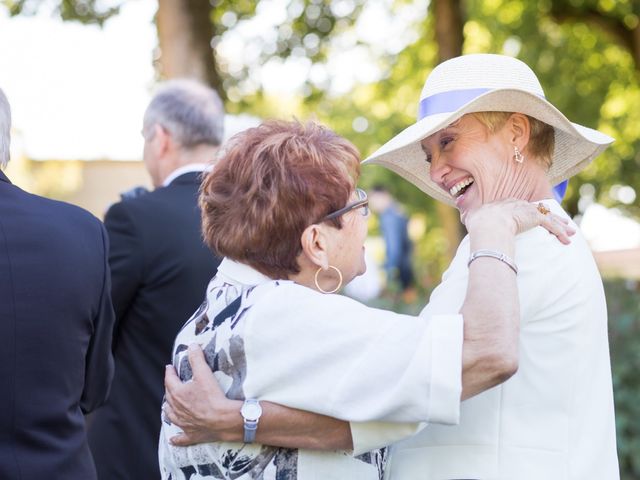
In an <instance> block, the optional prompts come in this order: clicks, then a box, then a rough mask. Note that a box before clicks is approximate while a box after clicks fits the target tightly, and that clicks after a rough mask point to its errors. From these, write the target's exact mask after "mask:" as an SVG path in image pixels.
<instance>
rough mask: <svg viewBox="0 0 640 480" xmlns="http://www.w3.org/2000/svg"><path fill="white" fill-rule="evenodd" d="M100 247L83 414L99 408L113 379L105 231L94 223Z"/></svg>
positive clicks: (83, 397)
mask: <svg viewBox="0 0 640 480" xmlns="http://www.w3.org/2000/svg"><path fill="white" fill-rule="evenodd" d="M96 222H97V223H98V226H99V231H100V236H101V242H100V243H99V245H100V247H102V250H101V252H100V253H101V255H102V288H101V292H100V296H99V300H98V304H97V307H96V311H95V314H94V318H93V334H92V335H91V340H90V341H89V347H88V349H87V356H86V360H85V362H86V363H85V378H84V390H83V391H82V397H81V399H80V408H81V409H82V411H83V412H84V413H89V412H91V411H92V410H94V409H96V408H97V407H99V406H100V405H101V404H102V403H104V401H105V400H106V399H107V396H108V395H109V389H110V387H111V380H112V379H113V371H114V365H113V354H112V352H111V341H112V336H113V327H114V323H115V314H114V312H113V307H112V305H111V282H110V275H109V264H108V263H107V252H108V251H109V241H108V238H107V233H106V231H105V229H104V227H103V226H102V224H101V223H100V222H98V221H97V220H96Z"/></svg>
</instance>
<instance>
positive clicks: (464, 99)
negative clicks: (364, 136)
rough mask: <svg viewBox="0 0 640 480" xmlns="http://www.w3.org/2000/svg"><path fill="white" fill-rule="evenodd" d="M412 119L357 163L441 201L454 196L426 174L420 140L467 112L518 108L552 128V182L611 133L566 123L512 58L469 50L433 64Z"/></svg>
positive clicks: (584, 161)
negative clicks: (381, 168) (388, 172)
mask: <svg viewBox="0 0 640 480" xmlns="http://www.w3.org/2000/svg"><path fill="white" fill-rule="evenodd" d="M418 112H419V113H418V121H417V122H416V123H414V124H413V125H411V126H410V127H408V128H406V129H405V130H403V131H402V132H400V133H399V134H398V135H396V136H395V137H393V138H392V139H391V140H389V141H388V142H387V143H385V144H384V145H383V146H382V147H380V148H379V149H378V150H377V151H376V152H374V153H373V155H371V156H370V157H369V158H367V159H366V160H365V161H364V162H363V163H366V164H377V165H382V166H385V167H387V168H388V169H390V170H392V171H394V172H396V173H397V174H399V175H401V176H402V177H404V178H405V179H407V180H408V181H410V182H411V183H413V184H414V185H416V186H417V187H419V188H420V189H421V190H423V191H424V192H426V193H427V194H429V195H431V196H432V197H434V198H436V199H437V200H441V201H443V202H446V203H450V204H453V203H454V200H453V197H451V196H450V195H449V194H448V193H447V192H445V191H444V190H443V189H442V188H440V187H439V186H438V185H437V184H436V183H434V182H433V181H432V180H431V178H430V177H429V164H428V163H427V162H426V161H425V154H424V152H423V151H422V148H421V147H420V141H421V140H423V139H424V138H426V137H428V136H430V135H432V134H433V133H435V132H437V131H438V130H441V129H443V128H445V127H447V126H448V125H450V124H451V123H452V122H454V121H455V120H457V119H459V118H460V117H462V116H463V115H465V114H467V113H471V112H519V113H524V114H526V115H529V116H531V117H534V118H537V119H538V120H541V121H543V122H545V123H547V124H549V125H551V126H552V127H554V129H555V149H554V152H553V158H552V163H551V168H550V169H549V171H548V172H547V176H548V178H549V181H550V182H551V184H552V185H555V184H557V183H560V182H561V181H563V180H565V179H567V178H569V177H571V176H572V175H575V174H576V173H578V172H579V171H580V170H582V169H583V168H585V167H586V166H587V165H588V164H589V163H590V162H591V161H592V160H593V159H594V158H595V157H597V156H598V155H599V154H600V153H602V151H603V150H604V149H605V148H607V146H608V145H609V144H611V142H613V138H611V137H609V136H608V135H605V134H604V133H601V132H599V131H597V130H593V129H591V128H587V127H583V126H582V125H578V124H575V123H572V122H570V121H569V120H568V119H567V117H565V116H564V115H563V114H562V113H561V112H560V111H559V110H558V109H557V108H556V107H554V106H553V105H551V103H549V102H548V101H547V100H546V99H545V97H544V91H543V90H542V86H541V85H540V82H539V81H538V78H537V77H536V74H535V73H533V71H532V70H531V69H530V68H529V67H528V66H527V65H526V64H525V63H523V62H521V61H520V60H518V59H515V58H512V57H507V56H504V55H490V54H473V55H463V56H461V57H456V58H453V59H451V60H447V61H446V62H443V63H441V64H440V65H438V66H437V67H436V68H434V69H433V71H432V72H431V74H430V75H429V77H428V78H427V81H426V82H425V84H424V88H423V89H422V94H421V95H420V104H419V107H418Z"/></svg>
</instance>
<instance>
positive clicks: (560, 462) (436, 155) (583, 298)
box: [364, 54, 619, 480]
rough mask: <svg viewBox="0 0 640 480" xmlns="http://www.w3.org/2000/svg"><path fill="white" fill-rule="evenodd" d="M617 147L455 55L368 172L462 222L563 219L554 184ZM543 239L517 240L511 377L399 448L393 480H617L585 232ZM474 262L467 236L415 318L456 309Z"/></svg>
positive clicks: (599, 295)
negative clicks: (535, 208) (384, 174)
mask: <svg viewBox="0 0 640 480" xmlns="http://www.w3.org/2000/svg"><path fill="white" fill-rule="evenodd" d="M612 141H613V139H611V138H610V137H608V136H606V135H604V134H602V133H600V132H598V131H596V130H592V129H590V128H586V127H583V126H580V125H577V124H575V123H571V122H570V121H569V120H568V119H567V118H566V117H565V116H564V115H563V114H562V113H561V112H560V111H558V110H557V109H556V108H555V107H554V106H553V105H552V104H551V103H549V102H548V101H547V100H546V99H545V97H544V92H543V90H542V87H541V86H540V83H539V82H538V79H537V78H536V76H535V74H534V73H533V71H532V70H531V69H530V68H529V67H528V66H527V65H525V64H524V63H522V62H521V61H519V60H516V59H514V58H510V57H506V56H502V55H481V54H478V55H464V56H461V57H457V58H454V59H451V60H449V61H447V62H444V63H442V64H441V65H439V66H437V67H436V68H435V69H434V70H433V72H432V73H431V74H430V75H429V77H428V79H427V81H426V83H425V86H424V89H423V92H422V95H421V100H420V104H419V120H418V121H417V122H416V123H415V124H414V125H411V126H410V127H409V128H407V129H406V130H404V131H403V132H401V133H399V134H398V135H397V136H395V137H394V138H392V139H391V140H390V141H389V142H387V143H386V144H385V145H383V146H382V147H381V148H380V149H379V150H378V151H376V152H375V153H374V154H373V155H372V156H371V157H369V158H368V159H367V160H366V161H365V162H364V163H366V164H376V165H383V166H385V167H387V168H389V169H391V170H393V171H394V172H396V173H398V174H399V175H401V176H403V177H404V178H405V179H407V180H409V181H410V182H411V183H413V184H415V185H416V186H418V187H419V188H421V189H422V190H423V191H424V192H425V193H427V194H428V195H430V196H432V197H433V198H435V199H437V200H439V201H442V202H445V203H448V204H453V205H455V206H456V208H458V210H459V211H460V215H461V217H462V218H463V219H464V218H465V216H466V214H467V213H468V212H469V211H470V210H473V209H474V208H476V207H478V206H479V205H482V204H484V203H487V202H491V201H494V200H498V199H502V198H518V199H521V200H527V201H530V202H536V203H537V202H540V203H539V205H540V206H539V208H540V210H541V211H542V212H543V213H544V212H547V211H551V212H553V213H555V214H557V215H560V216H564V217H565V218H568V216H567V214H566V213H565V212H564V211H563V210H562V207H561V206H560V205H559V203H557V202H556V201H555V200H553V190H552V185H555V184H557V183H559V182H561V181H563V180H565V179H567V178H569V177H570V176H572V175H574V174H576V173H577V172H579V171H580V170H582V169H583V168H585V167H586V166H587V165H588V164H589V163H590V162H591V161H592V160H593V159H594V158H595V157H596V156H597V155H598V154H600V153H601V152H602V151H603V150H604V149H605V148H606V147H607V145H609V144H610V143H611V142H612ZM548 237H549V235H548V234H546V232H543V231H541V229H535V230H532V231H530V232H528V233H526V234H524V235H521V236H519V238H518V239H517V245H518V251H517V252H518V253H517V255H516V264H517V265H518V268H519V273H518V286H519V296H520V307H521V326H520V346H519V348H520V354H519V370H518V372H517V373H516V374H515V375H514V376H513V377H512V378H510V379H509V380H508V381H507V382H505V383H504V384H502V385H500V386H498V387H495V388H493V389H490V390H488V391H486V392H484V393H482V394H480V395H477V396H476V397H474V398H472V399H470V400H468V401H466V402H463V404H462V407H461V414H460V424H459V425H458V426H455V427H444V426H438V425H430V426H428V427H427V428H425V429H424V430H423V431H422V432H420V433H419V434H418V435H417V436H415V437H413V438H410V439H408V440H405V441H403V442H400V443H398V444H396V445H394V447H393V453H392V456H391V464H390V466H389V468H388V471H387V474H388V476H389V478H393V479H394V480H398V479H402V480H405V479H407V480H408V479H416V478H429V479H431V478H433V479H459V478H466V479H483V480H484V479H500V480H507V479H509V480H513V479H518V480H527V479H531V480H533V479H536V480H540V479H545V480H548V479H572V480H573V479H575V480H578V479H580V480H585V479H593V480H605V479H606V480H614V479H617V478H619V470H618V461H617V454H616V437H615V421H614V410H613V394H612V382H611V367H610V362H609V346H608V340H607V312H606V305H605V298H604V293H603V288H602V282H601V280H600V276H599V274H598V271H597V269H596V266H595V263H594V261H593V258H592V255H591V253H590V250H589V247H588V245H587V243H586V242H585V240H584V238H583V237H582V236H581V235H580V233H578V234H577V235H576V239H575V241H573V242H572V243H571V245H567V246H565V245H560V244H557V242H556V243H554V242H552V241H550V238H548ZM471 259H472V258H470V251H469V244H468V238H465V239H464V240H463V241H462V243H461V244H460V247H459V248H458V251H457V253H456V255H455V258H454V259H453V261H452V263H451V265H450V267H449V269H448V270H447V272H446V273H445V274H444V277H443V282H442V284H441V285H440V286H439V287H438V288H436V290H435V291H434V292H433V295H432V296H431V299H430V301H429V305H428V306H427V307H426V308H425V310H424V311H423V315H433V314H436V313H438V312H439V311H441V310H442V309H443V308H445V306H446V308H451V305H452V304H454V305H455V304H459V302H460V301H461V299H462V298H463V295H464V292H465V289H466V285H467V279H468V272H469V270H468V267H467V265H468V262H470V260H471Z"/></svg>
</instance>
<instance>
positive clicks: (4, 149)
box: [0, 88, 11, 168]
mask: <svg viewBox="0 0 640 480" xmlns="http://www.w3.org/2000/svg"><path fill="white" fill-rule="evenodd" d="M10 146H11V107H10V106H9V101H8V100H7V97H6V96H5V94H4V92H3V91H2V89H1V88H0V168H4V167H6V166H7V163H9V147H10Z"/></svg>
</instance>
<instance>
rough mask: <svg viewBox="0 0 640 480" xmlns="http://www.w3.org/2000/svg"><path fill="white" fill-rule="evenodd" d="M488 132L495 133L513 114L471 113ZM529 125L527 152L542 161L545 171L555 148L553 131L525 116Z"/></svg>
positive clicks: (549, 164) (549, 166) (536, 120)
mask: <svg viewBox="0 0 640 480" xmlns="http://www.w3.org/2000/svg"><path fill="white" fill-rule="evenodd" d="M471 115H473V116H474V117H476V118H477V119H478V120H479V121H480V123H482V124H483V125H484V126H485V127H487V129H489V132H491V133H495V132H496V131H498V130H499V129H500V128H502V126H503V125H504V124H505V123H506V121H507V120H508V119H509V117H510V116H511V115H513V112H475V113H472V114H471ZM526 117H527V118H528V119H529V124H530V125H531V132H530V134H529V145H528V147H527V148H528V149H529V151H530V152H531V153H532V154H533V155H535V156H536V157H537V158H539V159H540V160H541V161H542V166H543V167H545V168H546V169H547V170H549V168H551V162H552V160H553V150H554V148H555V139H556V137H555V130H554V129H553V127H552V126H551V125H549V124H547V123H544V122H542V121H540V120H538V119H537V118H533V117H531V116H529V115H526Z"/></svg>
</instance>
